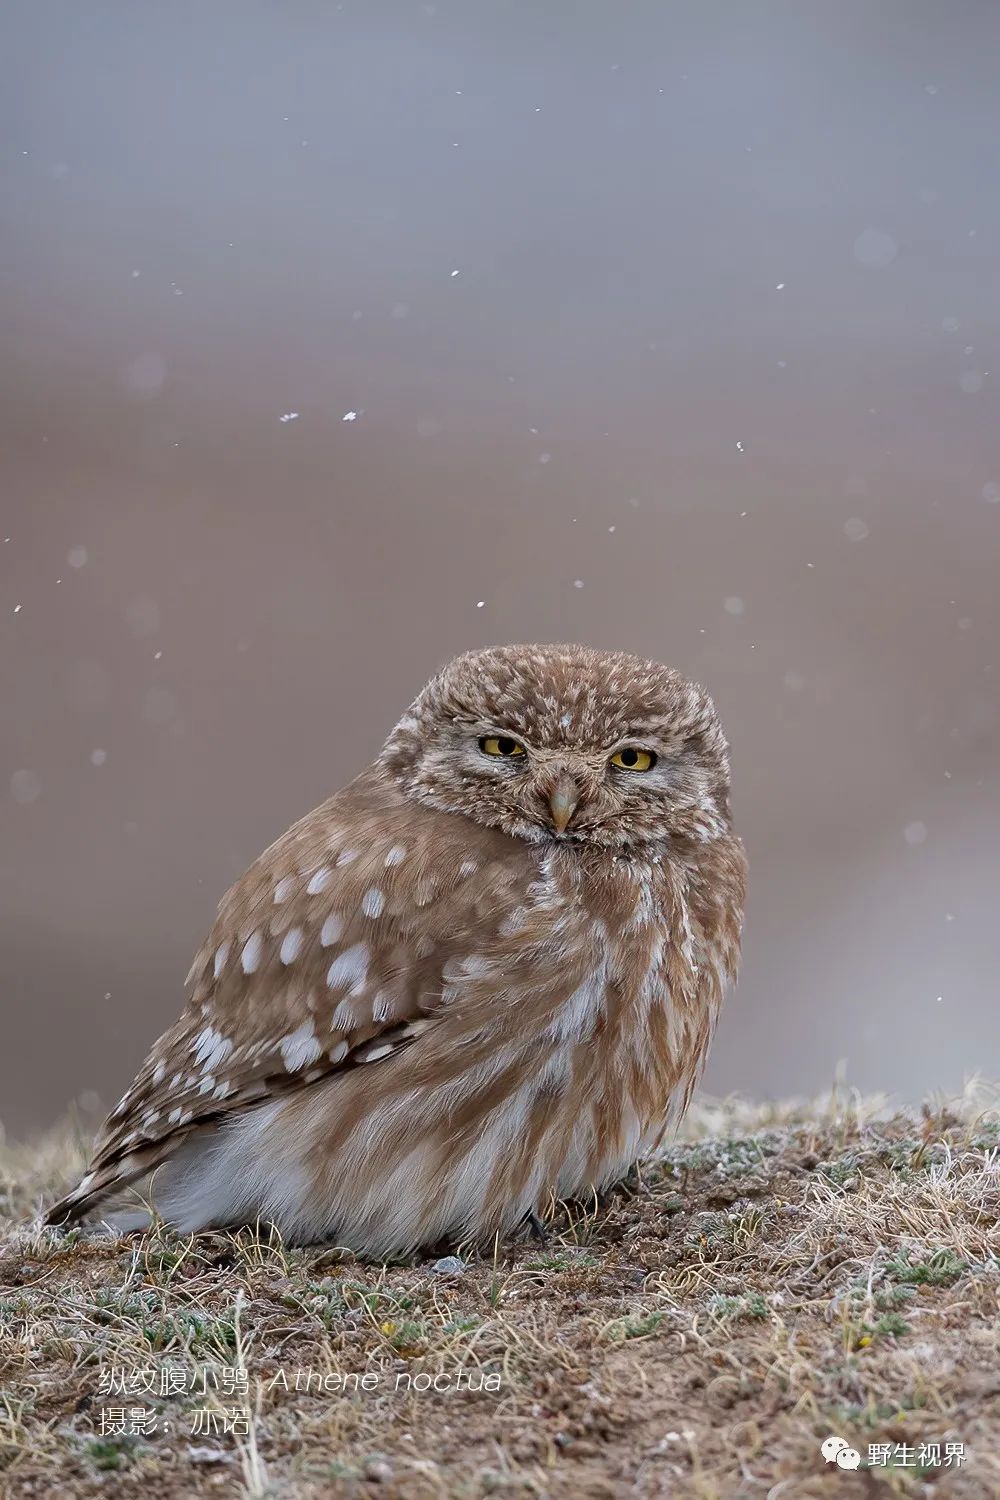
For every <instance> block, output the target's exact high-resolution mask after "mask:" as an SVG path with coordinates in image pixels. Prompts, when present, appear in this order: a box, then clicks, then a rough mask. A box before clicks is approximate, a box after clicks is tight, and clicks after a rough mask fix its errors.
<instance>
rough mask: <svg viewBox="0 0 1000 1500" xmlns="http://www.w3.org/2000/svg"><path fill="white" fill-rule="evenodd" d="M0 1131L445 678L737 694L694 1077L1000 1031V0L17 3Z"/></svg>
mask: <svg viewBox="0 0 1000 1500" xmlns="http://www.w3.org/2000/svg"><path fill="white" fill-rule="evenodd" d="M0 30H2V46H0V58H2V60H0V170H2V192H0V220H2V250H0V341H2V351H3V353H2V361H0V397H2V399H0V442H2V466H3V485H2V492H0V518H2V519H0V690H2V695H3V719H2V725H3V727H2V731H0V921H2V931H0V1022H2V1035H3V1045H2V1049H0V1119H2V1121H3V1123H4V1125H5V1126H6V1128H7V1130H8V1131H9V1132H10V1133H13V1134H23V1133H25V1132H28V1131H30V1130H33V1129H34V1128H36V1127H40V1126H43V1125H45V1124H46V1123H47V1122H49V1121H50V1120H51V1119H53V1118H54V1117H56V1116H57V1115H58V1114H59V1113H61V1112H62V1111H63V1110H64V1108H65V1107H66V1105H67V1103H68V1102H69V1101H71V1100H73V1099H75V1098H79V1097H80V1096H81V1095H83V1096H84V1098H85V1101H87V1102H88V1103H89V1104H90V1105H91V1106H94V1105H95V1095H98V1096H100V1099H101V1100H103V1102H104V1103H105V1104H106V1105H107V1104H111V1103H113V1102H114V1100H115V1099H116V1098H117V1097H118V1095H119V1094H120V1093H121V1092H122V1090H123V1088H124V1086H125V1085H126V1083H127V1082H129V1081H130V1079H131V1077H132V1073H133V1070H134V1069H135V1067H136V1066H137V1065H138V1063H139V1061H140V1060H141V1058H142V1056H143V1054H144V1053H145V1051H146V1049H147V1047H148V1045H149V1044H150V1043H151V1042H152V1040H153V1038H154V1037H155V1036H156V1035H157V1034H158V1033H159V1032H160V1031H161V1030H163V1029H164V1028H165V1027H166V1026H167V1025H168V1024H169V1023H171V1022H172V1021H173V1020H174V1018H175V1016H176V1014H177V1012H178V1009H179V1006H180V1001H181V986H182V981H183V978H184V975H185V973H186V971H187V967H188V963H189V961H190V958H191V955H192V953H193V951H194V948H195V946H196V944H197V943H198V942H199V941H200V940H201V938H202V936H203V935H204V933H205V932H206V930H207V928H208V927H209V926H210V924H211V921H212V919H213V916H214V912H215V907H216V903H217V901H218V899H219V897H220V896H221V895H222V893H223V891H224V889H225V888H226V887H227V886H228V885H229V884H230V883H231V881H233V880H234V879H235V878H236V877H237V876H238V875H239V874H240V873H241V872H242V870H243V869H244V868H245V866H246V865H247V864H248V863H249V862H250V861H251V860H252V859H253V858H254V857H255V856H256V855H257V854H258V853H259V852H260V850H261V849H262V848H263V847H264V846H265V845H266V844H267V843H269V842H270V841H271V840H272V839H273V838H274V837H276V836H277V835H278V834H279V833H280V832H281V831H282V830H283V829H284V828H285V827H286V825H287V824H288V823H289V822H290V821H291V820H292V819H293V818H295V817H297V816H299V815H300V814H301V813H303V812H305V811H306V810H308V809H309V808H310V807H312V806H313V805H314V804H315V803H317V802H318V801H320V800H321V799H322V798H324V797H325V796H326V795H327V794H328V793H329V792H331V791H332V790H334V789H335V788H337V787H338V786H339V785H341V784H342V783H343V782H345V781H346V780H347V779H349V778H350V777H351V776H352V775H354V774H355V773H356V772H357V771H358V770H359V769H360V768H361V767H362V766H363V765H364V764H365V763H366V762H367V761H368V760H369V759H370V758H371V757H372V756H373V754H374V753H375V751H376V750H377V748H378V746H379V744H380V743H381V740H382V738H383V736H384V734H385V733H386V731H387V730H388V728H389V727H390V725H391V724H392V723H393V721H394V720H395V719H396V718H397V717H398V715H399V714H400V713H401V712H402V711H403V709H404V708H405V706H406V705H407V704H408V702H409V701H410V699H411V698H412V697H413V696H414V694H415V693H416V692H417V690H418V689H419V688H420V686H421V685H422V683H423V682H424V680H425V679H426V678H427V677H428V676H429V675H430V673H431V672H432V671H433V670H434V669H435V668H436V667H438V666H439V665H440V664H441V663H442V662H443V661H444V660H446V659H447V658H448V657H450V656H451V655H453V654H454V653H456V652H458V651H461V650H464V649H467V648H470V647H474V646H479V645H484V644H488V643H496V642H504V641H517V640H541V641H546V640H560V639H577V640H583V641H588V642H591V643H593V644H596V645H600V646H614V647H621V648H624V649H627V650H631V651H634V652H638V653H641V654H645V655H650V656H653V657H657V658H659V659H662V660H664V661H667V662H670V663H672V664H675V665H677V666H679V667H680V668H682V669H683V670H685V671H686V672H688V673H690V674H691V675H693V676H694V677H696V678H697V679H699V680H700V681H702V682H704V683H705V685H706V686H707V687H708V688H709V689H710V691H711V692H712V693H713V695H714V697H715V699H716V702H717V704H718V706H719V709H720V711H721V713H722V715H723V719H724V723H725V725H726V728H727V730H728V733H729V737H730V740H731V743H732V751H733V766H734V781H735V792H734V803H735V810H736V815H737V819H738V823H739V828H740V831H741V832H742V833H743V835H744V837H745V839H746V841H747V844H748V846H749V851H750V859H751V872H752V877H751V895H750V905H749V914H748V921H747V929H746V947H745V964H744V972H743V977H742V982H741V984H740V986H739V989H738V992H737V993H736V995H735V997H733V998H732V1000H731V1002H730V1004H729V1007H728V1010H727V1011H726V1013H725V1016H724V1020H723V1023H722V1026H721V1029H720V1032H719V1036H718V1039H717V1043H716V1046H715V1050H714V1052H713V1056H712V1061H711V1065H710V1070H709V1074H708V1077H707V1079H706V1084H707V1086H708V1087H709V1088H711V1089H713V1090H729V1089H737V1088H738V1089H741V1090H745V1091H747V1092H750V1093H752V1094H756V1095H768V1094H775V1095H786V1094H790V1093H804V1092H807V1091H813V1090H817V1089H819V1088H821V1087H823V1086H825V1085H826V1084H827V1083H828V1082H829V1081H830V1079H831V1078H832V1076H833V1073H834V1069H835V1067H836V1065H837V1063H838V1060H840V1059H846V1066H847V1078H848V1080H849V1081H850V1082H853V1083H855V1084H857V1085H858V1086H859V1087H862V1088H865V1089H873V1088H887V1089H890V1090H892V1091H893V1092H894V1093H895V1094H897V1095H898V1097H899V1098H900V1099H903V1100H910V1099H915V1098H917V1097H919V1096H920V1095H921V1094H922V1093H923V1092H924V1091H925V1090H927V1089H930V1088H936V1087H940V1088H943V1089H957V1088H959V1087H961V1085H962V1082H963V1080H964V1079H965V1078H966V1077H967V1076H968V1075H970V1074H972V1073H973V1072H974V1071H975V1070H981V1071H982V1072H984V1073H985V1074H987V1075H989V1074H991V1073H992V1074H993V1075H994V1076H995V1075H997V1074H1000V1023H998V1005H997V998H998V997H997V975H998V959H1000V937H998V929H1000V922H998V919H997V916H996V900H997V896H996V891H997V853H998V834H1000V758H998V754H997V750H998V742H1000V700H998V684H997V677H998V675H1000V674H998V668H997V656H998V647H1000V589H998V570H1000V427H998V421H997V389H998V385H1000V350H998V314H1000V281H998V271H1000V196H998V194H997V192H996V190H995V174H996V157H997V143H998V125H1000V94H998V90H997V63H996V59H997V56H998V49H1000V12H998V10H997V8H996V7H995V6H991V5H986V4H982V3H979V0H957V3H955V4H953V5H951V6H948V7H943V6H941V5H938V4H932V3H922V0H905V3H903V0H883V3H882V4H880V5H878V6H875V7H873V6H870V5H867V4H863V3H842V0H838V3H832V0H828V3H823V4H815V3H808V0H794V3H792V0H787V3H774V0H755V3H754V4H753V5H749V6H747V5H742V4H737V3H735V0H732V3H727V4H712V3H704V0H702V3H699V4H697V5H693V4H676V3H668V0H648V3H647V0H633V3H632V4H629V5H627V6H622V5H615V4H612V3H610V0H603V3H594V0H576V3H573V4H569V3H567V0H548V3H546V4H543V5H538V4H536V3H528V0H509V3H503V0H497V3H495V4H477V5H470V4H468V3H467V0H465V3H463V0H435V3H433V4H419V3H406V4H400V3H394V0H380V3H368V4H365V3H363V0H343V3H341V4H334V3H322V4H320V3H306V0H286V3H284V4H282V5H276V4H273V3H265V0H239V3H236V0H216V3H214V4H212V5H208V6H206V5H204V4H193V3H189V0H171V3H170V4H160V5H147V6H143V7H141V8H139V9H137V8H136V7H134V6H130V5H125V4H124V3H122V0H115V3H110V0H92V3H89V4H88V5H86V6H80V5H79V4H76V3H75V0H42V3H39V0H9V3H8V4H7V5H6V6H5V7H4V14H3V19H2V22H0Z"/></svg>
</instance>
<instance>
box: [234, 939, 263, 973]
mask: <svg viewBox="0 0 1000 1500" xmlns="http://www.w3.org/2000/svg"><path fill="white" fill-rule="evenodd" d="M263 947H264V940H263V938H262V937H261V935H260V933H259V932H251V934H250V936H249V937H248V938H247V940H246V942H245V943H244V944H243V952H242V953H241V954H240V963H241V964H242V965H243V972H244V974H253V973H254V972H255V970H256V969H257V967H258V965H259V964H260V955H261V951H262V949H263Z"/></svg>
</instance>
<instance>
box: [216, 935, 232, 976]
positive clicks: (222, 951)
mask: <svg viewBox="0 0 1000 1500" xmlns="http://www.w3.org/2000/svg"><path fill="white" fill-rule="evenodd" d="M228 957H229V944H228V943H220V945H219V947H218V948H216V950H215V965H214V967H215V977H216V979H218V977H219V975H220V974H221V973H222V971H223V969H224V968H225V967H226V960H227V959H228Z"/></svg>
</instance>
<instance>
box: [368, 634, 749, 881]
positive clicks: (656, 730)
mask: <svg viewBox="0 0 1000 1500" xmlns="http://www.w3.org/2000/svg"><path fill="white" fill-rule="evenodd" d="M381 762H382V764H383V765H384V766H385V768H386V769H387V771H388V772H389V774H390V775H392V776H393V777H394V778H395V779H396V780H397V782H398V784H399V785H400V786H401V787H402V789H403V791H404V792H405V793H406V795H408V796H410V797H414V798H416V799H417V800H419V801H421V802H425V803H428V804H429V805H431V806H433V807H436V808H439V809H441V810H442V811H445V812H452V813H462V814H464V815H465V816H467V817H470V818H472V819H474V820H475V821H476V822H477V823H482V824H486V825H487V826H489V827H494V828H500V829H502V830H503V831H504V832H505V833H507V834H509V835H511V836H512V837H515V838H523V839H528V840H530V841H532V842H536V843H544V842H550V841H556V842H558V843H561V844H564V845H569V846H572V845H584V844H590V845H597V846H601V847H603V848H606V849H611V850H616V851H619V852H626V851H628V850H629V849H636V848H639V847H641V846H643V845H649V844H651V843H655V842H657V841H660V840H663V839H666V838H671V837H673V838H682V839H693V840H697V841H702V840H705V839H708V838H716V837H718V836H719V835H720V834H723V833H726V832H727V831H728V830H729V827H730V818H729V764H728V758H727V746H726V741H725V737H724V736H723V733H722V728H721V726H720V724H719V720H718V718H717V716H716V713H715V709H714V707H713V705H712V701H711V699H710V698H709V697H708V696H707V694H706V693H704V692H703V691H702V689H701V688H700V687H698V686H697V685H696V684H694V683H691V682H688V681H686V679H685V678H683V677H681V676H680V674H679V673H677V672H675V671H672V670H671V669H669V668H667V667H663V666H660V665H659V664H658V663H657V662H649V661H643V660H641V659H639V658H637V657H633V656H627V655H625V654H624V653H623V652H616V651H596V650H593V649H592V648H591V647H588V646H572V645H565V646H500V647H494V648H492V649H490V650H486V651H475V652H469V653H468V654H466V655H464V656H459V657H456V659H455V660H454V661H452V662H449V664H448V665H447V666H446V667H445V668H443V670H442V671H441V672H439V673H438V675H437V676H436V677H434V678H432V680H431V681H430V682H429V683H428V685H427V686H426V687H425V688H424V690H423V692H422V693H421V694H420V695H419V697H418V698H417V699H416V700H415V702H414V703H413V704H412V705H411V706H410V708H409V710H408V711H407V713H406V714H405V715H404V716H403V718H402V719H400V721H399V723H398V724H397V725H396V727H395V728H394V729H393V731H392V733H391V734H390V735H389V738H388V739H387V741H386V744H385V747H384V749H383V752H382V756H381Z"/></svg>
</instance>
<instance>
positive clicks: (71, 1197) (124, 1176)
mask: <svg viewBox="0 0 1000 1500" xmlns="http://www.w3.org/2000/svg"><path fill="white" fill-rule="evenodd" d="M177 1144H178V1140H177V1137H176V1136H174V1137H172V1138H171V1140H170V1143H169V1145H167V1144H166V1143H165V1142H163V1141H155V1142H154V1141H150V1142H148V1143H147V1144H146V1145H145V1146H140V1147H138V1148H137V1149H136V1150H134V1151H129V1152H128V1154H127V1155H125V1156H122V1157H116V1158H115V1160H113V1161H110V1162H108V1163H106V1165H104V1166H98V1167H95V1168H94V1169H93V1170H92V1171H90V1172H88V1173H87V1174H86V1176H85V1177H82V1178H81V1179H80V1181H79V1182H78V1183H77V1185H76V1187H75V1188H73V1190H72V1192H69V1193H66V1194H65V1196H64V1197H62V1198H60V1199H59V1201H58V1203H53V1205H52V1207H51V1208H50V1209H48V1210H47V1211H46V1212H45V1214H44V1215H43V1216H42V1223H43V1224H50V1225H59V1226H62V1227H64V1228H65V1227H68V1226H69V1225H71V1224H76V1223H79V1222H80V1220H81V1219H85V1218H87V1216H88V1215H89V1214H90V1213H91V1212H92V1211H93V1210H94V1209H95V1208H97V1207H98V1206H99V1205H100V1204H101V1203H102V1202H103V1201H104V1199H105V1198H109V1197H110V1196H111V1195H112V1194H114V1193H119V1192H122V1191H123V1190H124V1189H125V1188H127V1187H131V1185H132V1183H134V1182H138V1181H139V1179H140V1178H142V1177H147V1176H148V1175H149V1173H150V1172H152V1171H154V1170H155V1168H156V1167H158V1166H159V1165H160V1164H161V1162H163V1161H164V1160H165V1159H166V1158H167V1156H169V1155H172V1153H173V1151H174V1150H175V1149H176V1147H177Z"/></svg>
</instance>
